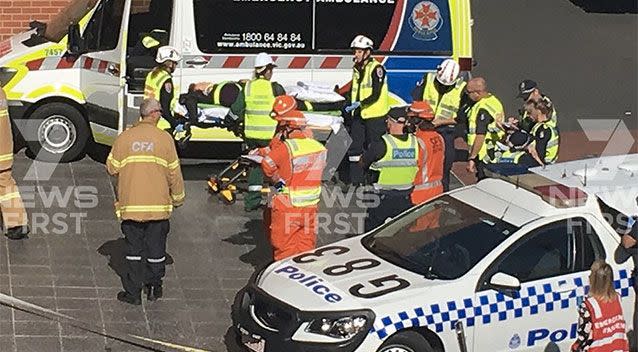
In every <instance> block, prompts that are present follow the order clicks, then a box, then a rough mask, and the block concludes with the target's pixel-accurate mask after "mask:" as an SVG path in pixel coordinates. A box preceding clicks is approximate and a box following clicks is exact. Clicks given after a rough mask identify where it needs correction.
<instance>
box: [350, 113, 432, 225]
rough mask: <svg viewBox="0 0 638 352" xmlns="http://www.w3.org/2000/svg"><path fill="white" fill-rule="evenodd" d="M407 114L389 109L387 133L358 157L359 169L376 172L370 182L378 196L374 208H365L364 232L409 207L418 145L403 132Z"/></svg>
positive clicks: (412, 135)
mask: <svg viewBox="0 0 638 352" xmlns="http://www.w3.org/2000/svg"><path fill="white" fill-rule="evenodd" d="M406 115H407V111H406V109H405V108H392V109H391V110H390V112H389V114H388V118H387V131H388V132H387V133H386V134H384V135H383V136H382V137H381V139H380V140H379V141H376V142H373V143H372V144H370V147H369V148H368V150H366V152H365V153H364V154H363V157H362V158H361V163H362V164H363V165H362V166H363V167H364V168H365V169H367V168H370V169H371V170H373V171H374V172H376V173H377V175H376V176H377V177H375V178H376V182H374V183H373V185H374V189H375V192H376V193H377V194H378V196H379V197H380V204H379V205H378V206H377V207H370V208H368V216H367V218H366V221H365V231H366V232H368V231H370V230H372V229H374V228H375V227H377V226H379V225H381V224H383V223H384V222H385V221H386V219H387V218H391V217H394V216H396V215H398V214H400V213H402V212H403V211H405V210H406V209H408V208H410V207H411V206H412V202H411V199H410V195H411V194H412V189H413V187H414V186H413V184H414V179H415V176H416V174H417V171H418V160H419V143H418V139H417V138H416V136H415V135H414V134H412V133H407V131H406V122H407V117H406Z"/></svg>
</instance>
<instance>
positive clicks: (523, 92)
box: [517, 79, 558, 132]
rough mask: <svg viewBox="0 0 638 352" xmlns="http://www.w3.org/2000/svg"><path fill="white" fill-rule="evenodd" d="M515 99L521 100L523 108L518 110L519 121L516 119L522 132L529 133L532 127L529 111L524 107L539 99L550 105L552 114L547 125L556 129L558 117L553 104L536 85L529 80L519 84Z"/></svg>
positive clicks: (532, 122)
mask: <svg viewBox="0 0 638 352" xmlns="http://www.w3.org/2000/svg"><path fill="white" fill-rule="evenodd" d="M517 98H521V99H523V108H522V109H520V110H519V115H520V116H519V119H518V127H519V128H520V129H522V130H525V131H527V132H530V131H531V130H532V127H534V120H533V119H532V117H531V116H530V114H529V111H527V109H526V108H525V105H526V104H527V103H529V102H536V101H539V100H541V99H543V100H546V101H549V103H550V104H551V105H552V113H551V115H550V120H549V121H548V123H549V124H550V125H551V126H552V127H554V128H556V127H557V124H558V116H557V113H556V109H555V107H554V106H553V105H554V104H553V103H552V101H551V100H550V99H549V97H548V96H546V95H544V94H543V93H541V91H540V88H539V87H538V83H536V82H534V81H532V80H531V79H526V80H524V81H522V82H521V83H519V85H518V95H517Z"/></svg>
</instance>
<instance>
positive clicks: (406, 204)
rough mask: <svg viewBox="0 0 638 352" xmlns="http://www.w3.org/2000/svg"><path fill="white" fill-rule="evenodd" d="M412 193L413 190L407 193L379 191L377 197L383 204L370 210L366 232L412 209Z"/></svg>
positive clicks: (366, 222)
mask: <svg viewBox="0 0 638 352" xmlns="http://www.w3.org/2000/svg"><path fill="white" fill-rule="evenodd" d="M411 193H412V190H411V189H410V190H405V191H385V190H384V191H378V192H377V195H378V196H379V198H380V201H381V202H380V203H379V206H378V207H370V208H368V210H367V212H368V214H367V216H366V221H365V232H368V231H370V230H372V229H374V228H376V227H377V226H380V225H383V224H384V223H385V220H386V219H387V218H393V217H395V216H397V215H399V214H401V213H403V212H404V211H406V210H408V209H410V208H411V207H412V201H411V200H410V194H411Z"/></svg>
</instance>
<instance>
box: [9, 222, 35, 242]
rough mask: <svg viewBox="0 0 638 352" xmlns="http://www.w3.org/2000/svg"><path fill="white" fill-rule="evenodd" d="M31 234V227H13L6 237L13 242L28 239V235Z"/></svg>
mask: <svg viewBox="0 0 638 352" xmlns="http://www.w3.org/2000/svg"><path fill="white" fill-rule="evenodd" d="M29 232H30V230H29V226H27V225H24V226H16V227H12V228H10V229H8V230H7V233H6V234H5V236H7V237H8V238H9V239H11V240H22V239H25V238H27V235H28V234H29Z"/></svg>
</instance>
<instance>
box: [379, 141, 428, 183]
mask: <svg viewBox="0 0 638 352" xmlns="http://www.w3.org/2000/svg"><path fill="white" fill-rule="evenodd" d="M383 141H384V142H385V145H386V152H385V155H384V156H383V158H381V159H379V160H377V161H375V162H374V163H372V165H371V166H370V169H372V170H377V171H379V180H378V181H377V183H375V184H374V186H375V188H377V189H381V190H409V189H412V186H413V182H414V178H415V176H416V173H417V171H418V166H417V162H418V158H419V147H418V142H417V138H416V136H415V135H413V134H410V135H408V138H407V139H406V140H405V141H402V140H401V139H399V138H397V137H395V136H393V135H391V134H384V135H383Z"/></svg>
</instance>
